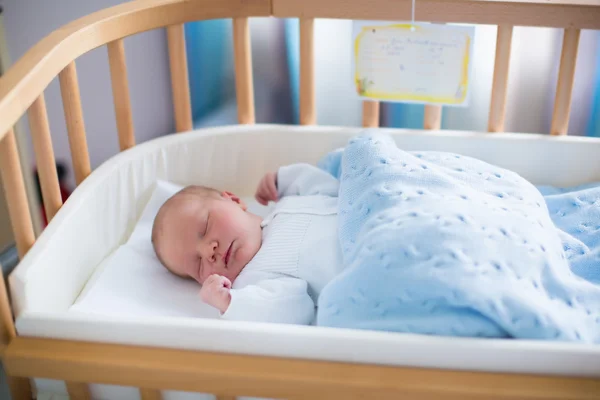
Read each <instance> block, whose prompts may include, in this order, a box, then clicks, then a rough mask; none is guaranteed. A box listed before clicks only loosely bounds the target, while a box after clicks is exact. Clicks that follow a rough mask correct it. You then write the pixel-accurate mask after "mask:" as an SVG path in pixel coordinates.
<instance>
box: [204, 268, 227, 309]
mask: <svg viewBox="0 0 600 400" xmlns="http://www.w3.org/2000/svg"><path fill="white" fill-rule="evenodd" d="M229 289H231V281H230V280H229V279H227V278H225V277H224V276H221V275H217V274H214V275H211V276H209V277H208V278H207V279H206V280H205V281H204V283H203V284H202V289H200V298H201V299H202V301H203V302H205V303H206V304H208V305H211V306H213V307H214V308H216V309H217V310H219V311H221V313H224V312H225V311H227V308H229V303H231V293H229Z"/></svg>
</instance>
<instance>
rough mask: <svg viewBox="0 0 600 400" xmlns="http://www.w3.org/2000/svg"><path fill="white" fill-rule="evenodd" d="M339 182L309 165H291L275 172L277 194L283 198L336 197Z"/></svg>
mask: <svg viewBox="0 0 600 400" xmlns="http://www.w3.org/2000/svg"><path fill="white" fill-rule="evenodd" d="M339 185H340V183H339V181H338V180H337V179H336V178H335V177H333V176H332V175H331V174H329V173H327V172H325V171H323V170H322V169H320V168H317V167H315V166H313V165H310V164H304V163H300V164H291V165H287V166H285V167H281V168H279V170H278V171H277V194H278V195H279V198H281V197H284V196H312V195H323V196H331V197H337V196H338V192H339Z"/></svg>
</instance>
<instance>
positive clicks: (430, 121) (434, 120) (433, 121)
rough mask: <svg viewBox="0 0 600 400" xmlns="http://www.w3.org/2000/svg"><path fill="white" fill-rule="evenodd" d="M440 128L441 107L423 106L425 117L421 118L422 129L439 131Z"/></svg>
mask: <svg viewBox="0 0 600 400" xmlns="http://www.w3.org/2000/svg"><path fill="white" fill-rule="evenodd" d="M441 127H442V106H436V105H431V104H428V105H426V106H425V117H424V118H423V128H425V129H429V130H435V129H440V128H441Z"/></svg>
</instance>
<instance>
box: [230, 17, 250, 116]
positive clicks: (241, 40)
mask: <svg viewBox="0 0 600 400" xmlns="http://www.w3.org/2000/svg"><path fill="white" fill-rule="evenodd" d="M233 54H234V57H235V88H236V93H237V106H238V121H239V123H240V124H253V123H254V121H255V111H254V84H253V82H252V50H251V48H250V27H249V25H248V18H234V19H233Z"/></svg>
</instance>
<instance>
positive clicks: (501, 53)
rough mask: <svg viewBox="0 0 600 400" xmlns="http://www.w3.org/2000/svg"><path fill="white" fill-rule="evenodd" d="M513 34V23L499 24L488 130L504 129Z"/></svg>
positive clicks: (499, 130) (497, 130) (498, 130)
mask: <svg viewBox="0 0 600 400" xmlns="http://www.w3.org/2000/svg"><path fill="white" fill-rule="evenodd" d="M512 34H513V27H512V25H500V26H498V34H497V36H496V61H495V64H494V78H493V81H492V99H491V102H490V114H489V117H488V132H503V131H504V121H505V118H506V95H507V93H508V90H507V88H508V67H509V64H510V48H511V44H512Z"/></svg>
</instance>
